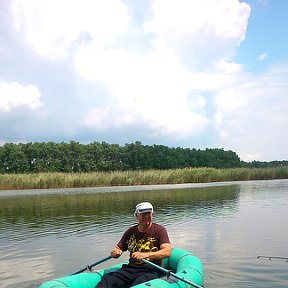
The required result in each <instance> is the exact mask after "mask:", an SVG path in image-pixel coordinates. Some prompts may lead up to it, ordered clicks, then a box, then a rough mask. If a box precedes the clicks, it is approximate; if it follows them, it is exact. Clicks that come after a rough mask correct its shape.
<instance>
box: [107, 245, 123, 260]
mask: <svg viewBox="0 0 288 288" xmlns="http://www.w3.org/2000/svg"><path fill="white" fill-rule="evenodd" d="M110 255H111V257H112V258H119V257H120V256H121V255H122V250H121V249H120V248H119V247H118V246H115V247H114V248H113V250H112V251H111V253H110Z"/></svg>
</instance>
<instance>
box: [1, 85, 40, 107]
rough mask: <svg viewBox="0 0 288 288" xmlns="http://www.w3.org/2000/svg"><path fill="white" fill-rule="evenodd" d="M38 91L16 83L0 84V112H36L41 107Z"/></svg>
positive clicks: (35, 88)
mask: <svg viewBox="0 0 288 288" xmlns="http://www.w3.org/2000/svg"><path fill="white" fill-rule="evenodd" d="M40 97H41V94H40V91H39V89H38V88H37V87H35V86H33V85H26V86H24V85H21V84H19V83H17V82H11V83H0V111H1V112H11V111H13V109H18V108H20V109H29V110H32V111H35V110H37V109H38V108H39V107H40V106H41V101H40Z"/></svg>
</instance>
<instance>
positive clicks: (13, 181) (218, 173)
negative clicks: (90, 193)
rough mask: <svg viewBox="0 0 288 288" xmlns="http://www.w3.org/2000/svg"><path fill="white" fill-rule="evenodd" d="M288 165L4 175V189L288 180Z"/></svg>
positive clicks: (1, 179) (0, 182)
mask: <svg viewBox="0 0 288 288" xmlns="http://www.w3.org/2000/svg"><path fill="white" fill-rule="evenodd" d="M287 178H288V167H278V168H257V169H256V168H253V169H251V168H235V169H214V168H186V169H177V170H148V171H113V172H95V173H83V174H81V173H79V174H78V173H40V174H2V175H1V174H0V190H12V189H44V188H77V187H97V186H98V187H99V186H119V185H124V186H125V185H155V184H180V183H207V182H222V181H241V180H244V181H245V180H270V179H287Z"/></svg>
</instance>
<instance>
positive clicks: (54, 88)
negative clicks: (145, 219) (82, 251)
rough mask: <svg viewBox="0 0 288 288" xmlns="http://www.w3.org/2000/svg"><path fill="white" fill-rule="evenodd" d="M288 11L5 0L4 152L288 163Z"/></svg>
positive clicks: (198, 1)
mask: <svg viewBox="0 0 288 288" xmlns="http://www.w3.org/2000/svg"><path fill="white" fill-rule="evenodd" d="M287 11H288V1H285V0H277V1H275V0H274V1H272V0H270V1H269V0H254V1H252V0H247V1H237V0H204V1H203V0H193V1H192V0H153V1H152V0H151V1H148V0H147V1H142V0H141V1H140V0H138V1H137V0H134V1H133V0H123V1H120V0H98V1H94V0H29V1H28V0H10V1H6V0H0V143H1V144H3V143H6V142H14V143H18V142H23V143H27V142H35V141H38V142H39V141H45V142H46V141H54V142H61V141H71V140H73V141H79V142H81V143H90V142H93V141H99V142H102V141H106V142H108V143H117V144H120V145H124V144H125V143H132V142H135V141H141V142H142V144H145V145H153V144H162V145H166V146H169V147H188V148H197V149H205V148H223V149H225V150H232V151H235V152H236V153H237V154H238V155H239V156H240V158H241V159H242V160H244V161H252V160H259V161H272V160H287V159H288V155H287V148H286V146H287V145H286V143H287V141H288V129H287V126H288V116H287V110H288V95H287V94H288V89H287V88H288V77H287V76H288V52H287V51H288V44H287V43H288V41H287V39H288V35H287V34H288V33H287V26H288V23H287V22H288V20H287V17H286V15H287Z"/></svg>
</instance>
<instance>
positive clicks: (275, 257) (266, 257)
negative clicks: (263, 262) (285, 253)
mask: <svg viewBox="0 0 288 288" xmlns="http://www.w3.org/2000/svg"><path fill="white" fill-rule="evenodd" d="M257 258H258V259H259V258H264V259H269V260H271V259H283V260H286V262H288V257H278V256H262V255H259V256H257Z"/></svg>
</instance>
